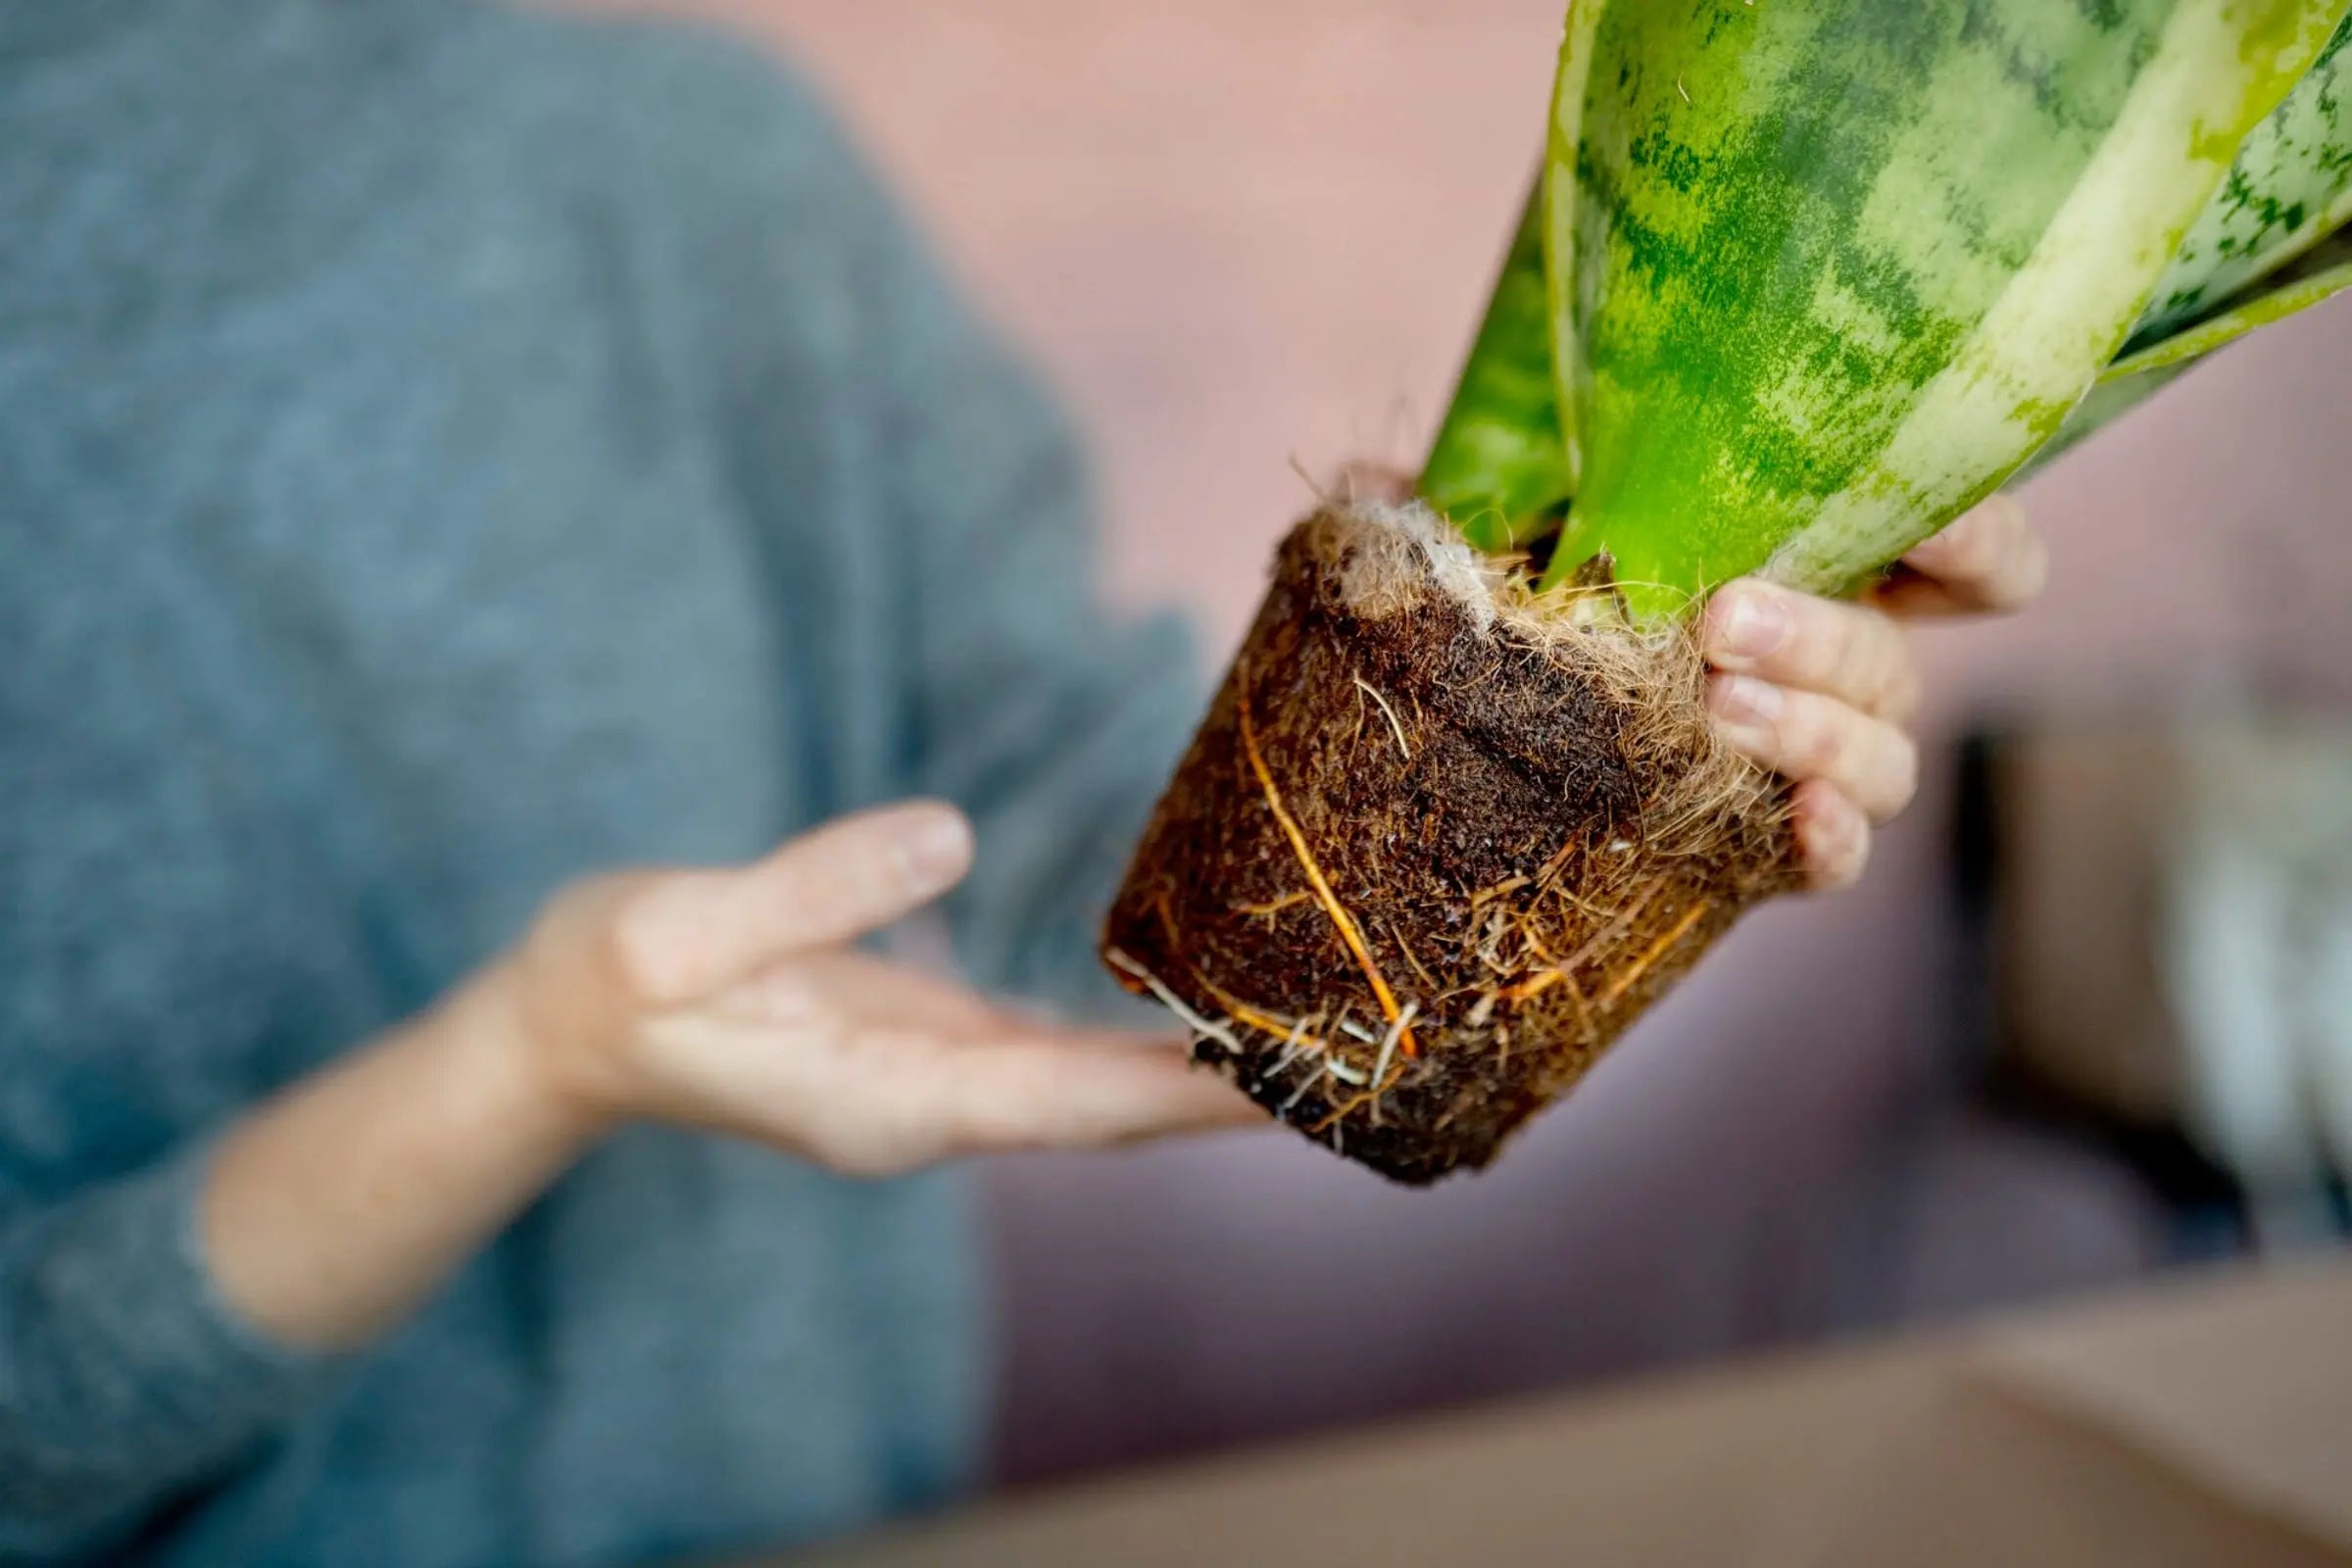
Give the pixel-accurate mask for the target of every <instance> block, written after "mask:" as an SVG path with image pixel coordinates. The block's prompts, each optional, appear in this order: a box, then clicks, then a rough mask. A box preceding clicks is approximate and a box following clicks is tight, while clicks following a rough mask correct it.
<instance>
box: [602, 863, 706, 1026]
mask: <svg viewBox="0 0 2352 1568" xmlns="http://www.w3.org/2000/svg"><path fill="white" fill-rule="evenodd" d="M678 888H679V884H678V883H677V882H676V881H675V880H673V879H672V878H669V877H650V878H642V879H633V880H632V881H631V882H630V883H628V884H626V885H616V886H613V887H610V888H609V889H608V890H607V898H606V901H605V908H606V913H605V917H604V918H603V919H602V920H601V921H599V922H598V932H599V937H600V943H601V948H602V951H601V953H600V955H599V956H600V958H601V960H602V963H603V967H604V972H605V973H606V974H607V975H608V976H610V977H611V979H612V981H613V984H614V985H615V986H617V987H618V988H619V989H620V990H621V991H622V992H623V993H624V994H626V995H628V996H630V997H632V998H635V999H637V1000H640V1001H644V1002H667V1001H672V1000H675V999H676V997H677V995H678V993H679V991H680V990H681V989H682V988H683V986H684V984H685V981H686V976H685V974H684V973H683V964H682V962H681V957H682V953H681V948H682V945H681V943H680V942H679V940H678V933H677V931H676V930H675V926H676V924H677V921H676V906H677V904H678V898H677V892H678Z"/></svg>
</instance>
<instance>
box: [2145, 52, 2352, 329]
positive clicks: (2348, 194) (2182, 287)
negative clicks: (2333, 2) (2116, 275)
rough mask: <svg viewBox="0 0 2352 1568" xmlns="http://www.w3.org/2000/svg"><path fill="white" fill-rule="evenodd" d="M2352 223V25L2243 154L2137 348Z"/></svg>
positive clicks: (2168, 281) (2192, 233)
mask: <svg viewBox="0 0 2352 1568" xmlns="http://www.w3.org/2000/svg"><path fill="white" fill-rule="evenodd" d="M2348 220H2352V16H2347V17H2346V18H2345V19H2344V21H2343V24H2342V25H2340V26H2338V27H2337V28H2336V31H2335V36H2334V37H2332V38H2330V39H2328V40H2327V48H2326V49H2324V50H2322V51H2321V53H2320V58H2319V60H2318V62H2317V63H2315V64H2314V65H2313V66H2312V68H2311V71H2310V72H2309V73H2307V74H2306V75H2305V76H2304V77H2303V79H2302V80H2301V81H2300V82H2298V83H2296V85H2295V89H2294V91H2292V92H2290V93H2288V94H2287V97H2286V101H2285V102H2284V103H2282V104H2280V105H2279V106H2278V111H2277V112H2276V113H2274V114H2273V115H2272V116H2271V117H2270V118H2269V119H2268V120H2266V121H2264V122H2263V123H2261V124H2260V125H2257V126H2256V127H2255V128H2254V130H2253V132H2252V133H2251V134H2249V135H2248V136H2247V137H2246V140H2245V144H2244V145H2243V146H2241V147H2240V148H2239V149H2238V152H2237V159H2236V161H2235V162H2234V163H2233V164H2231V165H2230V168H2229V177H2228V178H2226V179H2224V180H2223V181H2222V188H2221V189H2220V190H2219V191H2217V192H2216V193H2215V194H2214V198H2213V201H2212V202H2211V203H2210V204H2208V205H2207V207H2206V209H2205V211H2204V212H2203V213H2202V214H2200V215H2199V216H2198V218H2197V221H2196V222H2195V223H2193V224H2191V225H2190V227H2189V230H2188V235H2187V237H2186V238H2185V239H2183V240H2182V241H2181V243H2180V252H2179V254H2177V255H2176V256H2175V257H2174V258H2173V263H2172V265H2171V266H2170V267H2168V268H2167V269H2165V273H2164V276H2163V278H2162V279H2160V280H2159V281H2158V283H2157V285H2156V293H2155V296H2154V297H2153V298H2152V299H2151V300H2150V301H2149V302H2148V310H2147V314H2146V315H2145V316H2144V317H2142V319H2140V322H2139V325H2138V326H2137V327H2135V328H2134V329H2133V331H2132V334H2131V346H2132V347H2133V348H2139V347H2144V346H2146V345H2148V344H2151V343H2154V342H2157V341H2159V340H2160V339H2163V338H2165V337H2168V336H2170V335H2171V334H2172V333H2173V332H2175V331H2176V330H2178V329H2179V328H2180V325H2181V324H2182V323H2184V322H2187V321H2192V320H2195V319H2198V318H2199V317H2201V316H2203V315H2205V314H2206V313H2207V312H2208V311H2210V310H2211V309H2212V307H2213V305H2214V303H2215V302H2216V301H2219V300H2225V299H2228V298H2229V296H2230V295H2232V294H2235V293H2237V292H2238V291H2239V290H2240V289H2243V288H2244V287H2245V286H2246V285H2247V284H2249V283H2251V282H2253V281H2255V280H2256V279H2258V278H2261V277H2265V276H2267V275H2269V274H2270V273H2272V272H2274V271H2276V270H2278V269H2279V268H2281V267H2284V266H2286V265H2287V264H2289V263H2291V262H2292V261H2294V260H2295V258H2297V257H2298V256H2301V255H2302V254H2304V253H2305V252H2306V251H2308V250H2310V249H2311V248H2312V247H2313V246H2314V245H2316V244H2318V243H2319V242H2320V241H2321V240H2322V239H2323V238H2325V237H2326V236H2327V235H2328V234H2329V233H2331V232H2333V231H2334V230H2336V229H2337V228H2340V227H2341V226H2342V225H2343V224H2344V223H2345V222H2346V221H2348Z"/></svg>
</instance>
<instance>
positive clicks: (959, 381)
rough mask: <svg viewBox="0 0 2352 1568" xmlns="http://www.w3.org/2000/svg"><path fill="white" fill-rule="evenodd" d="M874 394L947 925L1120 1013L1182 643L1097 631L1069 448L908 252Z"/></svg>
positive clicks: (1061, 990) (1030, 972) (1173, 718)
mask: <svg viewBox="0 0 2352 1568" xmlns="http://www.w3.org/2000/svg"><path fill="white" fill-rule="evenodd" d="M903 266H904V272H903V282H902V284H901V287H902V289H903V293H902V294H901V296H900V298H899V299H898V301H897V302H896V303H897V305H898V306H899V308H900V309H901V311H902V312H903V313H904V314H903V316H902V318H901V319H900V320H899V321H898V323H897V330H898V332H899V334H900V336H899V340H898V341H897V343H896V344H895V345H894V348H895V355H896V357H895V359H894V361H893V363H891V365H890V367H889V369H888V371H887V373H886V376H885V379H884V383H883V394H884V396H885V398H886V400H887V402H886V405H885V414H884V418H885V427H886V428H887V429H889V430H890V431H891V432H892V434H891V438H890V439H891V441H892V444H893V447H894V449H895V450H897V451H898V452H900V453H902V454H903V457H902V459H901V460H900V461H898V462H895V463H894V464H893V465H892V475H893V484H892V491H891V496H892V502H893V506H892V515H894V516H895V517H896V518H897V529H898V531H899V532H900V533H901V535H902V536H903V537H904V538H906V539H907V541H909V543H910V545H911V554H910V557H909V565H910V570H909V572H908V577H907V587H908V592H909V610H910V614H909V617H908V625H909V627H910V630H911V636H912V642H911V649H910V652H911V655H912V658H911V661H910V663H909V666H908V674H909V678H910V681H911V688H910V701H909V707H908V712H909V720H910V734H911V740H912V745H911V747H910V753H909V762H910V764H911V765H910V774H911V778H912V782H913V787H914V789H916V790H918V791H920V792H923V793H933V794H938V795H942V796H945V797H947V798H949V799H951V800H954V801H956V802H958V803H960V804H961V805H962V806H963V807H964V809H966V810H967V811H969V812H970V813H971V816H972V819H973V822H974V824H975V826H976V828H977V829H978V839H979V846H980V848H979V852H978V856H977V858H976V860H975V862H974V867H973V871H972V875H971V878H970V880H969V881H968V882H967V883H966V884H965V886H964V888H963V889H962V890H961V892H960V893H959V894H958V896H957V897H956V899H955V900H954V901H953V903H952V905H951V916H952V918H953V921H954V924H955V931H956V945H957V951H958V954H959V956H960V957H961V958H962V960H963V962H964V964H965V965H966V967H967V969H968V970H969V972H970V973H971V974H972V975H973V976H974V977H975V978H977V979H980V980H982V981H983V982H985V983H987V984H990V985H993V986H1000V987H1004V988H1005V989H1008V990H1012V991H1015V992H1019V993H1022V994H1025V995H1030V996H1035V997H1040V998H1045V999H1049V1000H1052V1001H1055V1002H1060V1003H1064V1004H1068V1005H1080V1004H1083V1003H1085V1002H1087V1001H1089V1000H1091V999H1098V998H1101V997H1104V996H1109V995H1112V994H1113V992H1112V991H1111V988H1109V987H1108V986H1107V984H1106V982H1105V981H1104V980H1103V976H1102V974H1101V972H1100V967H1099V964H1098V963H1097V961H1096V958H1095V944H1096V937H1097V932H1098V929H1099V927H1100V925H1101V922H1102V919H1103V911H1104V910H1105V908H1106V907H1108V905H1109V903H1110V899H1111V895H1112V894H1113V892H1114V891H1115V889H1116V886H1117V882H1118V878H1119V876H1120V874H1121V872H1122V871H1123V869H1124V867H1125V864H1126V860H1127V858H1128V855H1129V853H1130V851H1131V850H1132V849H1133V847H1134V844H1135V841H1136V838H1137V836H1138V835H1139V834H1140V833H1141V832H1142V829H1143V826H1144V821H1145V818H1146V816H1147V815H1148V814H1149V812H1150V811H1151V809H1152V803H1153V801H1154V800H1155V799H1156V798H1157V796H1158V793H1159V791H1160V789H1161V787H1162V786H1163V785H1164V784H1165V783H1166V780H1167V777H1168V773H1169V770H1170V768H1171V767H1172V766H1173V765H1174V762H1175V760H1176V758H1177V755H1178V753H1179V752H1180V751H1181V750H1182V749H1183V746H1184V744H1185V742H1186V740H1187V739H1188V738H1189V737H1190V735H1191V732H1192V728H1193V725H1194V722H1195V720H1196V719H1197V718H1198V717H1199V714H1200V709H1201V682H1200V679H1199V672H1198V668H1197V665H1196V662H1195V659H1194V654H1193V649H1192V643H1191V639H1190V637H1189V635H1188V633H1187V629H1186V628H1185V626H1184V625H1183V624H1182V623H1181V622H1180V621H1179V620H1177V619H1176V618H1174V617H1173V616H1169V615H1160V616H1149V617H1146V616H1127V615H1121V614H1117V613H1111V612H1109V611H1108V610H1107V609H1106V608H1105V607H1104V605H1103V602H1102V599H1101V597H1100V588H1099V583H1098V580H1097V576H1098V565H1097V552H1096V549H1095V545H1096V515H1095V512H1094V508H1093V504H1092V498H1091V496H1090V493H1089V486H1088V483H1087V479H1086V475H1085V471H1084V467H1083V465H1082V463H1081V460H1080V457H1079V454H1078V451H1077V448H1076V446H1075V443H1074V442H1073V441H1072V439H1071V436H1070V434H1069V432H1068V430H1067V428H1066V427H1065V425H1064V424H1063V422H1062V419H1061V417H1060V416H1059V414H1058V413H1057V411H1056V410H1055V409H1054V407H1053V406H1052V404H1051V403H1050V402H1049V401H1048V399H1047V398H1046V397H1045V396H1044V395H1043V394H1042V392H1041V391H1040V390H1039V388H1038V387H1037V386H1036V385H1035V384H1034V383H1033V381H1032V380H1031V378H1030V377H1029V375H1028V374H1027V373H1026V372H1025V371H1024V370H1023V368H1021V367H1019V366H1018V365H1016V364H1015V363H1013V361H1012V360H1011V359H1010V358H1009V357H1008V356H1007V355H1006V354H1005V352H1004V351H1003V350H1002V349H1001V348H1000V347H999V346H998V345H997V344H996V343H995V342H993V341H992V340H991V339H990V338H989V337H988V335H987V334H986V333H985V331H984V330H983V329H981V328H980V327H978V326H976V325H975V324H974V323H973V322H972V321H971V319H969V318H967V317H966V316H964V315H963V314H962V313H961V312H959V311H958V310H957V309H956V306H955V302H954V301H953V299H952V298H950V297H949V295H948V293H947V291H946V290H945V289H944V288H943V287H942V286H941V285H939V284H938V283H937V282H936V280H935V279H934V278H933V277H932V276H931V275H930V272H929V269H928V267H927V266H926V265H925V264H924V263H923V261H922V259H921V257H920V255H919V253H917V252H915V251H914V250H913V249H912V247H911V246H910V247H908V249H907V253H906V256H905V257H904V258H903Z"/></svg>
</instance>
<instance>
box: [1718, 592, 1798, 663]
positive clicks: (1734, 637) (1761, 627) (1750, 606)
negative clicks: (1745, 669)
mask: <svg viewBox="0 0 2352 1568" xmlns="http://www.w3.org/2000/svg"><path fill="white" fill-rule="evenodd" d="M1730 597H1731V605H1730V607H1729V608H1728V609H1726V610H1725V612H1724V614H1723V624H1722V627H1721V630H1720V637H1721V646H1722V651H1723V652H1724V653H1727V654H1735V655H1738V656H1739V657H1740V658H1742V659H1762V658H1765V657H1766V656H1768V655H1770V654H1772V653H1775V652H1777V651H1778V650H1779V648H1780V646H1781V644H1783V643H1784V642H1787V641H1788V640H1789V610H1788V607H1787V606H1785V605H1783V604H1782V603H1781V602H1780V600H1779V599H1778V598H1777V597H1775V596H1774V595H1771V594H1768V593H1761V592H1758V591H1756V590H1754V589H1746V588H1742V589H1737V590H1735V591H1734V592H1733V593H1732V594H1731V596H1730Z"/></svg>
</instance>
